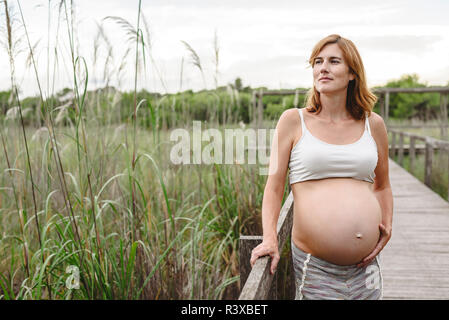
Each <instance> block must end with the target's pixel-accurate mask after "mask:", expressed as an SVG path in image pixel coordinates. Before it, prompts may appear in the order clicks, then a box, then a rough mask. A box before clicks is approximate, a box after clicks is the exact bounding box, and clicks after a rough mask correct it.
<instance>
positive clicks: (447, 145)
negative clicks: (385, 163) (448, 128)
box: [388, 129, 449, 198]
mask: <svg viewBox="0 0 449 320" xmlns="http://www.w3.org/2000/svg"><path fill="white" fill-rule="evenodd" d="M388 132H389V133H390V134H391V136H392V137H391V145H390V148H389V153H390V154H389V156H390V158H392V159H393V158H394V157H395V156H396V154H397V156H398V159H397V163H398V164H399V165H400V166H402V167H403V166H404V151H405V150H408V154H409V158H410V162H409V171H410V173H412V174H414V171H415V162H416V153H417V151H418V150H423V149H424V152H425V156H424V184H425V185H427V186H428V187H429V188H431V187H432V179H431V176H432V162H433V159H434V152H435V150H445V151H447V152H449V142H448V141H444V140H438V139H435V138H432V137H426V136H420V135H417V134H412V133H408V132H403V131H399V130H395V129H389V130H388ZM398 137H399V139H398V140H399V141H396V140H397V138H398ZM404 137H408V138H409V139H410V143H409V144H408V146H406V145H404ZM417 140H419V141H422V142H424V144H422V145H417V144H416V141H417ZM448 169H449V168H448ZM448 179H449V170H448ZM448 198H449V187H448Z"/></svg>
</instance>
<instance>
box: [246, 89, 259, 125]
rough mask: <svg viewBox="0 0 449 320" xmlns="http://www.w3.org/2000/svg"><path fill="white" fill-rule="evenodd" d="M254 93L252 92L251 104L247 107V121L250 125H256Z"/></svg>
mask: <svg viewBox="0 0 449 320" xmlns="http://www.w3.org/2000/svg"><path fill="white" fill-rule="evenodd" d="M256 105H257V102H256V91H255V90H253V94H252V97H251V104H250V105H249V106H248V107H249V112H248V118H249V119H248V120H249V122H250V123H252V124H255V123H256V116H255V115H256Z"/></svg>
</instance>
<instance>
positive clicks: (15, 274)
mask: <svg viewBox="0 0 449 320" xmlns="http://www.w3.org/2000/svg"><path fill="white" fill-rule="evenodd" d="M8 4H9V3H8V1H4V6H5V7H6V6H7V5H8ZM48 4H49V10H48V12H49V15H50V12H51V10H50V9H51V8H50V6H51V5H52V3H51V1H49V2H48ZM56 7H57V9H58V18H57V22H56V26H57V27H56V36H55V40H54V42H53V43H54V47H53V50H50V49H48V50H47V60H46V61H47V68H46V69H47V76H46V79H45V83H46V88H47V91H45V90H44V89H43V87H42V80H41V76H40V74H39V72H38V68H37V60H36V59H37V58H36V57H37V56H36V45H32V43H31V41H30V38H29V35H28V31H27V24H26V17H25V16H24V13H23V12H22V9H21V7H20V2H18V9H19V11H18V12H19V13H20V17H21V19H20V22H21V23H20V24H21V27H22V28H23V30H24V34H25V37H24V39H26V50H27V55H28V56H29V60H30V68H32V70H33V71H34V76H35V81H36V84H37V86H38V88H39V105H38V108H37V109H36V112H37V113H38V114H39V116H38V117H36V118H35V119H34V122H32V124H31V125H25V123H24V121H23V113H24V111H25V110H24V109H23V107H22V104H21V100H22V99H21V98H20V95H19V90H13V91H15V95H14V101H15V102H16V103H17V108H18V109H16V110H17V111H18V112H15V113H11V116H10V117H7V118H4V119H3V120H2V121H3V123H2V126H1V130H0V133H1V144H2V148H1V149H2V153H3V157H2V158H4V161H2V162H1V164H0V168H1V172H2V174H1V176H0V186H1V189H0V222H1V223H0V234H1V237H0V261H1V262H0V297H1V298H2V299H220V298H236V297H237V294H238V291H239V285H240V283H239V272H238V248H237V246H238V237H239V235H240V234H241V233H245V234H248V233H254V234H258V233H260V231H261V230H260V225H258V223H257V222H256V223H254V221H258V217H259V215H260V206H261V200H262V199H261V193H262V186H263V185H264V179H265V177H264V176H260V175H258V174H257V170H258V168H257V167H256V166H250V165H234V166H227V165H219V164H215V165H196V167H195V168H192V165H174V164H172V163H171V162H170V159H169V153H170V147H171V145H172V143H171V142H169V135H170V131H169V130H168V128H167V127H166V128H165V129H164V126H162V127H161V118H166V114H168V110H170V109H171V112H173V113H174V111H175V109H174V106H175V105H176V104H177V103H181V104H184V103H185V101H184V99H183V96H182V95H181V96H178V97H177V96H171V97H169V96H168V95H162V96H159V97H156V98H155V99H154V100H152V101H148V100H146V99H139V94H138V92H137V87H138V85H137V82H138V79H139V77H140V76H141V75H142V74H145V72H146V59H147V58H148V57H149V61H151V63H152V64H153V65H155V59H154V58H153V56H152V55H151V50H150V49H151V43H150V40H151V37H150V35H149V34H148V30H149V27H148V23H147V22H146V20H145V18H143V21H144V27H145V28H144V29H145V31H144V30H142V28H141V27H140V18H141V17H143V14H142V12H141V5H140V1H139V6H138V10H137V25H136V27H133V26H132V24H131V23H129V22H127V21H126V20H124V19H119V18H108V19H106V21H107V20H110V21H114V22H116V23H118V22H120V23H121V24H122V26H123V28H127V30H128V31H129V32H130V33H129V34H128V35H129V37H130V40H132V42H130V48H128V50H127V51H126V53H125V56H124V57H123V59H122V60H121V61H120V62H118V63H119V64H118V65H117V66H116V67H113V66H112V65H115V63H116V62H114V61H115V60H114V59H115V58H114V57H115V56H114V52H113V51H112V49H111V46H110V44H108V39H107V35H106V33H105V32H104V30H102V26H101V25H99V26H98V34H97V37H96V39H97V40H96V42H97V44H96V45H95V46H94V51H95V52H94V57H97V58H95V59H94V65H93V67H92V69H93V70H95V71H94V73H95V72H96V68H97V66H99V65H100V62H99V61H98V60H96V59H99V55H98V50H102V46H103V47H104V48H105V49H106V59H105V61H104V64H103V69H104V70H103V78H104V83H106V84H108V83H109V81H110V80H111V79H112V77H116V78H117V79H120V77H121V76H122V75H123V73H122V72H123V69H124V68H125V65H126V63H128V62H129V60H127V59H131V58H130V57H131V53H133V54H134V58H135V59H134V62H133V63H134V75H135V78H134V91H133V93H132V96H133V102H134V103H133V107H132V109H131V112H129V113H128V112H127V113H126V114H125V115H124V116H123V115H122V114H120V112H121V111H120V110H119V106H120V100H121V99H122V96H121V94H119V93H117V92H114V91H110V90H96V91H94V92H88V91H87V85H88V82H89V68H88V65H87V62H86V60H85V59H84V58H83V57H82V56H80V55H79V53H78V50H77V40H76V39H77V35H76V28H75V24H76V16H75V10H74V8H73V1H71V2H66V1H64V0H62V1H58V2H57V4H56ZM7 10H9V9H7ZM8 12H10V11H8ZM64 20H65V27H62V23H61V22H63V21H64ZM51 23H52V20H51V19H50V17H49V18H48V24H49V26H48V30H51V27H50V24H51ZM10 27H12V26H11V25H10ZM60 28H63V29H65V31H66V32H65V34H66V35H65V36H64V37H65V39H66V41H67V43H68V45H66V47H68V48H69V53H68V57H69V59H68V61H70V62H71V77H72V84H73V87H72V88H71V90H70V91H69V92H67V96H68V98H66V101H62V100H61V101H60V102H58V99H59V98H55V93H54V83H55V75H56V74H57V73H58V68H59V62H58V61H61V60H63V59H65V58H66V56H64V52H63V50H61V46H62V44H61V39H62V38H63V33H62V32H61V31H62V30H63V29H61V30H60ZM11 29H13V28H11ZM131 30H132V31H131ZM11 34H12V33H11ZM49 35H50V31H49V32H48V36H49ZM215 41H217V40H215ZM11 43H13V42H12V41H11ZM50 43H51V42H50V41H47V46H48V47H50ZM67 43H66V44H67ZM132 45H133V48H132V47H131V46H132ZM215 48H216V50H215V54H216V58H217V59H218V51H217V48H218V45H217V44H216V47H215ZM51 51H53V52H52V56H53V60H52V59H50V52H51ZM10 52H11V53H10V58H12V59H11V62H12V63H11V73H12V76H11V79H12V81H11V87H12V88H13V89H14V88H15V86H17V84H16V82H15V80H14V59H13V58H14V54H12V52H13V51H12V50H11V51H10ZM145 57H146V58H145ZM123 60H127V61H123ZM216 65H217V66H218V60H217V64H216ZM51 68H53V70H52V72H50V69H51ZM153 68H156V69H157V67H153ZM50 73H52V74H53V79H52V77H51V75H50ZM159 77H160V79H161V82H162V81H163V80H162V77H161V76H160V74H159ZM203 79H205V78H204V76H203ZM119 83H120V82H119ZM180 86H182V76H181V84H180ZM205 86H206V84H205ZM216 87H217V86H216ZM59 97H61V96H59ZM176 99H179V100H180V101H179V100H178V101H177V100H176ZM230 99H231V98H230ZM232 99H234V98H232ZM183 101H184V102H183ZM211 101H212V102H211V107H212V110H218V107H219V106H218V104H219V103H220V101H225V100H221V98H220V99H217V98H216V97H215V98H212V99H211ZM58 103H60V104H58ZM167 106H168V107H167ZM183 107H185V108H186V109H188V108H189V106H188V105H183ZM167 109H168V110H167ZM127 110H130V109H127ZM114 113H118V114H117V115H115V114H114ZM173 113H172V116H173ZM114 117H116V118H114ZM123 119H124V120H123ZM193 119H194V118H193V117H190V116H188V117H186V118H184V119H183V118H182V117H179V118H178V119H173V120H172V121H171V126H174V125H179V124H188V123H189V121H191V120H193ZM140 123H146V124H148V127H149V128H150V130H147V128H146V127H141V126H140ZM217 124H218V123H217ZM229 125H230V124H229V123H223V124H222V125H220V126H218V127H219V128H220V127H221V128H220V130H223V129H224V128H226V127H229ZM19 129H20V131H19ZM18 133H20V135H19V134H18ZM195 171H196V172H197V174H192V172H195ZM249 181H251V183H248V182H249ZM246 221H253V222H252V223H247V224H245V222H246Z"/></svg>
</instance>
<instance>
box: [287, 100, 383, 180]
mask: <svg viewBox="0 0 449 320" xmlns="http://www.w3.org/2000/svg"><path fill="white" fill-rule="evenodd" d="M302 110H303V109H298V111H299V116H300V118H301V126H302V135H301V138H300V139H299V141H298V143H297V144H296V145H295V146H294V147H293V148H292V151H291V153H290V161H289V164H288V167H289V169H290V173H289V180H290V184H294V183H296V182H301V181H306V180H315V179H325V178H354V179H358V180H364V181H368V182H371V183H374V178H375V177H376V174H375V173H374V170H375V169H376V166H377V160H378V155H377V144H376V141H375V140H374V139H373V137H372V136H371V130H370V126H369V121H368V117H365V119H366V120H365V131H364V132H363V135H362V137H361V138H360V139H359V140H357V141H356V142H354V143H350V144H341V145H340V144H330V143H327V142H324V141H322V140H320V139H318V138H316V137H314V136H313V135H312V134H311V133H310V132H309V130H308V129H307V127H306V125H305V122H304V118H303V114H302Z"/></svg>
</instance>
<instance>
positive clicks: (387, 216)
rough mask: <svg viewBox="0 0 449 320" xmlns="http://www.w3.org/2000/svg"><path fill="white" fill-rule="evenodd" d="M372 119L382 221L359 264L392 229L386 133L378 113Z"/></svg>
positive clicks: (376, 190) (376, 187) (379, 247)
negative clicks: (372, 244)
mask: <svg viewBox="0 0 449 320" xmlns="http://www.w3.org/2000/svg"><path fill="white" fill-rule="evenodd" d="M372 115H373V119H372V121H370V124H371V132H372V135H373V138H374V139H375V141H376V144H377V152H378V162H377V167H376V170H375V171H374V172H375V173H376V179H375V180H374V187H373V192H374V195H375V196H376V198H377V201H378V202H379V204H380V207H381V209H382V223H381V225H380V226H379V229H380V233H381V234H380V238H379V241H378V243H377V246H376V247H375V248H374V250H373V252H371V253H370V254H369V255H368V256H367V257H366V258H365V259H363V261H362V263H360V265H359V266H364V265H367V264H369V263H370V262H371V261H372V260H373V259H374V258H375V257H376V256H377V255H378V254H379V252H380V251H381V250H382V249H383V248H384V247H385V245H386V244H387V243H388V241H389V240H390V238H391V233H392V229H393V193H392V190H391V185H390V177H389V168H388V167H389V166H388V135H387V128H386V126H385V123H384V121H383V119H382V117H380V116H379V115H377V114H375V113H372Z"/></svg>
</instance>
